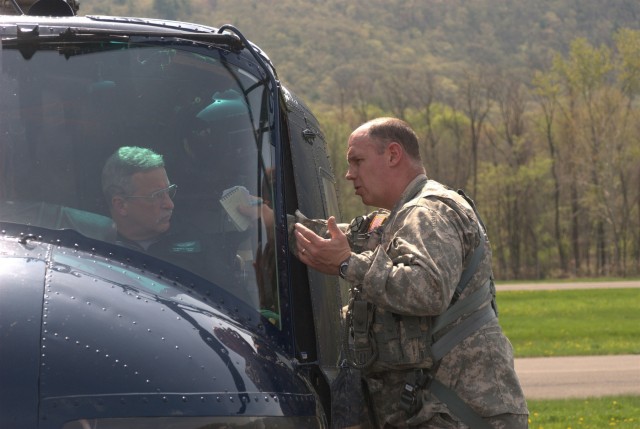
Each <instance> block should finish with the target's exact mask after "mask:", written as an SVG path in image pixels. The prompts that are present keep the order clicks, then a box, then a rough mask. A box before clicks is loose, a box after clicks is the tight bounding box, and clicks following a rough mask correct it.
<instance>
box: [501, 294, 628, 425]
mask: <svg viewBox="0 0 640 429" xmlns="http://www.w3.org/2000/svg"><path fill="white" fill-rule="evenodd" d="M497 300H498V309H499V311H500V324H501V325H502V328H503V329H504V331H505V333H506V335H507V337H509V340H511V343H512V344H513V347H514V350H515V355H516V357H538V356H586V355H608V354H640V289H580V290H550V291H503V292H498V298H497ZM638 427H640V423H638Z"/></svg>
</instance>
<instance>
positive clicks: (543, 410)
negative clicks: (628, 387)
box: [528, 396, 640, 429]
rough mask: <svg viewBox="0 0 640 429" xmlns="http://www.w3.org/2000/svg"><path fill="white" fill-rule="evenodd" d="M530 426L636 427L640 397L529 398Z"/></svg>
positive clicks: (572, 428)
mask: <svg viewBox="0 0 640 429" xmlns="http://www.w3.org/2000/svg"><path fill="white" fill-rule="evenodd" d="M528 406H529V413H530V414H529V429H603V428H612V429H637V428H640V398H638V397H637V396H617V397H611V398H589V399H567V400H553V401H551V400H549V401H542V400H536V401H528Z"/></svg>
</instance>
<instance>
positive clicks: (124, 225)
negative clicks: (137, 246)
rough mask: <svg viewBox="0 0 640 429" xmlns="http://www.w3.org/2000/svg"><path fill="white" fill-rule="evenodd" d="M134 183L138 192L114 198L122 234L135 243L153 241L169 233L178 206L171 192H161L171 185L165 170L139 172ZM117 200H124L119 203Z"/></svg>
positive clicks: (132, 179)
mask: <svg viewBox="0 0 640 429" xmlns="http://www.w3.org/2000/svg"><path fill="white" fill-rule="evenodd" d="M131 184H132V185H133V189H134V191H133V192H132V193H131V195H129V196H127V197H114V209H115V210H116V211H117V214H118V220H117V227H118V232H119V233H120V234H121V235H123V236H124V237H126V238H128V239H130V240H135V241H141V240H150V239H153V238H155V237H157V236H158V235H160V234H162V233H163V232H166V231H167V230H168V229H169V226H170V225H171V224H170V220H171V214H172V212H173V207H174V205H173V201H172V200H171V198H170V196H169V194H168V193H167V192H158V191H162V190H164V189H167V188H168V187H169V185H170V183H169V179H168V178H167V172H166V171H165V169H164V168H156V169H153V170H148V171H142V172H139V173H135V174H134V175H133V176H131ZM154 195H155V197H153V196H154ZM115 198H120V200H119V201H118V202H116V201H115Z"/></svg>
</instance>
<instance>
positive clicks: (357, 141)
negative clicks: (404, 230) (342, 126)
mask: <svg viewBox="0 0 640 429" xmlns="http://www.w3.org/2000/svg"><path fill="white" fill-rule="evenodd" d="M387 160H388V156H387V150H386V149H385V150H382V151H381V148H380V145H379V144H378V143H376V142H375V141H374V140H372V139H370V138H369V137H367V136H366V130H362V131H358V130H356V131H355V132H354V133H353V134H352V135H351V137H350V138H349V147H348V150H347V162H348V163H349V169H348V170H347V174H346V176H345V177H346V179H347V180H351V181H352V182H353V187H354V189H355V192H356V195H358V196H359V197H360V198H361V199H362V202H363V203H364V204H366V205H368V206H373V207H383V208H386V207H387V206H388V201H387V200H388V198H387V196H386V193H387V188H388V186H387V184H386V183H385V182H386V181H387V180H388V174H389V170H388V163H387Z"/></svg>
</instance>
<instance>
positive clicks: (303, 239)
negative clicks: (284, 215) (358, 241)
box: [295, 216, 351, 275]
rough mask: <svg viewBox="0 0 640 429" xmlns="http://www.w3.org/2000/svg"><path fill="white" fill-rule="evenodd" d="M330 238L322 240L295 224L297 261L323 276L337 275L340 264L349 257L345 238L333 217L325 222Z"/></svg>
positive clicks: (349, 249)
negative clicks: (323, 274)
mask: <svg viewBox="0 0 640 429" xmlns="http://www.w3.org/2000/svg"><path fill="white" fill-rule="evenodd" d="M327 227H328V230H329V235H330V238H324V237H321V236H319V235H317V234H316V233H315V232H313V231H311V230H310V229H309V228H307V227H306V226H304V225H302V224H301V223H296V226H295V233H296V246H297V251H298V255H297V256H298V259H300V260H301V261H302V262H304V263H305V264H307V265H308V266H310V267H311V268H313V269H315V270H317V271H320V272H322V273H325V274H331V275H337V274H338V271H339V269H340V263H342V262H343V261H345V260H346V259H348V258H349V257H350V256H351V248H350V247H349V241H348V240H347V236H346V235H345V234H344V233H343V232H342V230H340V228H338V225H337V223H336V219H335V217H333V216H331V217H330V218H329V220H328V222H327Z"/></svg>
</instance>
